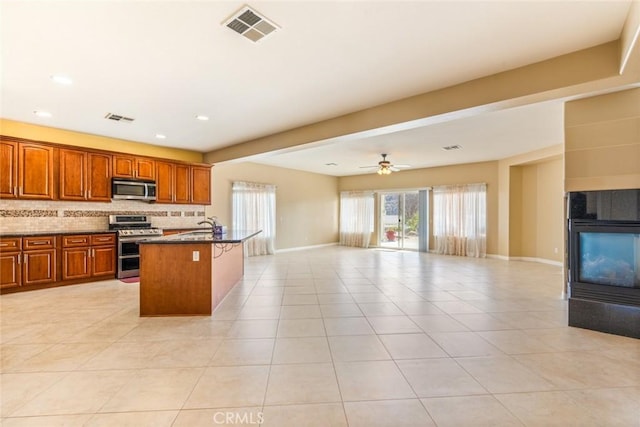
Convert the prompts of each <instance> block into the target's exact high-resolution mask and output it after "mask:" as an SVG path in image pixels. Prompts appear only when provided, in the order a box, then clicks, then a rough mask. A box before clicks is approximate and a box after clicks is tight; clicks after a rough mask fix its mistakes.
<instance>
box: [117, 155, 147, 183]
mask: <svg viewBox="0 0 640 427" xmlns="http://www.w3.org/2000/svg"><path fill="white" fill-rule="evenodd" d="M113 176H114V177H118V178H137V179H150V180H154V179H156V162H155V161H154V160H153V159H147V158H144V157H135V156H126V155H121V154H115V155H114V156H113Z"/></svg>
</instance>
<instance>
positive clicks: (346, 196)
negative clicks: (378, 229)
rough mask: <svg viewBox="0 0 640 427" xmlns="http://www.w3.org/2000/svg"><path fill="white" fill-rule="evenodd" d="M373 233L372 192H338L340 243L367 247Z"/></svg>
mask: <svg viewBox="0 0 640 427" xmlns="http://www.w3.org/2000/svg"><path fill="white" fill-rule="evenodd" d="M371 233H373V192H371V191H343V192H341V193H340V244H341V245H343V246H357V247H361V248H368V247H369V243H371Z"/></svg>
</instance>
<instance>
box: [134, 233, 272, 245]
mask: <svg viewBox="0 0 640 427" xmlns="http://www.w3.org/2000/svg"><path fill="white" fill-rule="evenodd" d="M259 233H262V230H228V231H227V232H226V233H224V234H213V233H212V232H211V231H210V230H196V231H188V232H186V233H179V234H171V235H168V236H162V237H156V238H153V239H146V240H141V241H139V242H138V243H139V244H154V245H157V244H181V243H182V244H188V243H242V242H244V241H245V240H248V239H250V238H252V237H254V236H255V235H257V234H259Z"/></svg>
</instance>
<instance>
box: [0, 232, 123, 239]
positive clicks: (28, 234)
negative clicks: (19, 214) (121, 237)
mask: <svg viewBox="0 0 640 427" xmlns="http://www.w3.org/2000/svg"><path fill="white" fill-rule="evenodd" d="M107 233H115V231H114V230H75V231H24V232H19V231H16V232H11V233H0V238H2V237H38V236H69V235H76V234H107Z"/></svg>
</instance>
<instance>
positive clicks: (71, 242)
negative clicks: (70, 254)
mask: <svg viewBox="0 0 640 427" xmlns="http://www.w3.org/2000/svg"><path fill="white" fill-rule="evenodd" d="M89 242H90V239H89V235H87V234H77V235H72V236H62V247H63V248H75V247H79V246H89V244H90V243H89Z"/></svg>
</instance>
